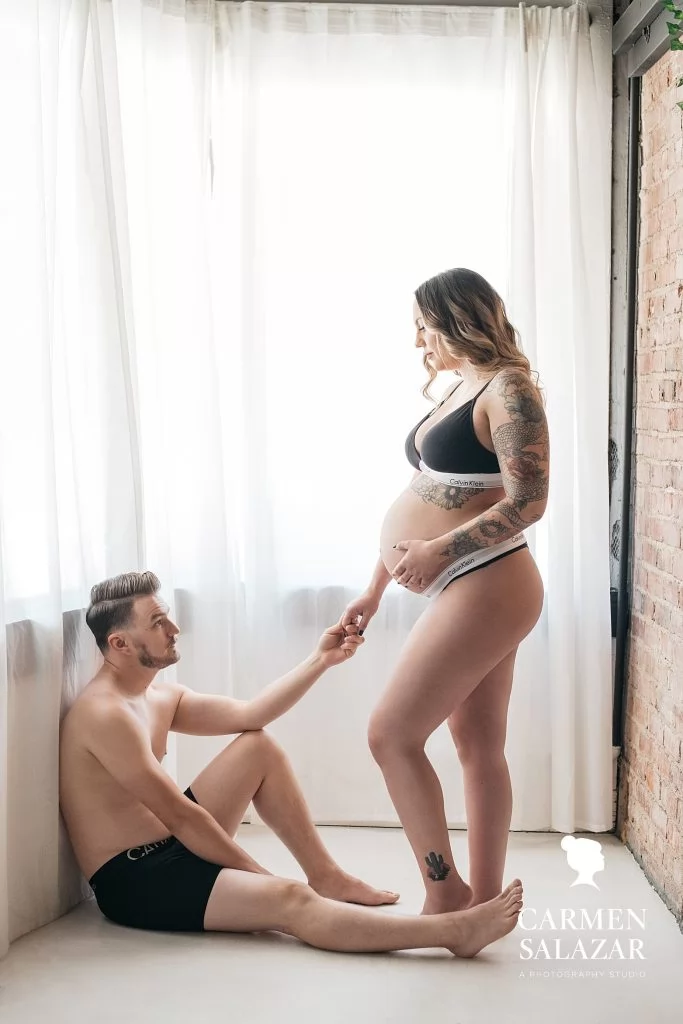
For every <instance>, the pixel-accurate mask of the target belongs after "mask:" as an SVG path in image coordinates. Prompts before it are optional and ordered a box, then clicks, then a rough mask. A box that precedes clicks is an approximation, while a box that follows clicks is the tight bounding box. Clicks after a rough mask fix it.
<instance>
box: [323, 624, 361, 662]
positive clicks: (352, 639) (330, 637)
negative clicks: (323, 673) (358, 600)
mask: <svg viewBox="0 0 683 1024" xmlns="http://www.w3.org/2000/svg"><path fill="white" fill-rule="evenodd" d="M364 643H365V640H364V639H363V637H362V636H358V626H356V625H353V624H351V625H349V626H346V628H344V626H342V625H341V623H337V625H336V626H330V628H329V629H326V630H325V632H324V633H323V635H322V636H321V637H320V640H319V641H318V646H317V648H316V651H315V654H316V656H317V657H318V658H319V659H320V660H321V661H322V663H323V665H324V666H325V668H332V666H333V665H341V663H342V662H343V661H348V659H349V658H352V657H353V656H354V654H355V653H356V651H357V650H358V648H359V647H360V645H361V644H364Z"/></svg>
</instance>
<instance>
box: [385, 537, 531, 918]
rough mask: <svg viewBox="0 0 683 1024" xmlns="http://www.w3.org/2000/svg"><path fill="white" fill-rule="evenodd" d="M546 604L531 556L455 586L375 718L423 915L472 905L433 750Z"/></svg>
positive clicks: (519, 555) (515, 557)
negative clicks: (429, 750)
mask: <svg viewBox="0 0 683 1024" xmlns="http://www.w3.org/2000/svg"><path fill="white" fill-rule="evenodd" d="M542 602H543V589H542V583H541V580H540V576H539V574H538V570H537V568H536V565H535V563H534V562H533V559H531V556H530V555H529V552H528V551H526V550H523V551H518V552H515V553H513V554H511V555H509V556H507V557H506V558H504V559H501V560H500V561H498V562H495V563H492V564H491V565H487V566H485V567H484V568H483V569H479V570H478V571H477V572H473V573H471V574H469V575H468V576H465V577H463V578H462V579H460V580H455V581H454V582H453V583H452V584H451V585H450V586H449V587H447V588H446V589H445V590H444V591H443V592H442V593H441V594H439V595H438V597H436V598H435V599H434V600H433V602H431V603H430V605H429V607H428V608H427V610H426V611H425V613H424V614H423V615H422V617H421V618H420V619H419V620H418V622H417V623H416V624H415V626H414V627H413V630H412V631H411V633H410V636H409V637H408V640H407V642H406V644H405V646H404V649H403V651H402V654H401V658H400V661H399V664H398V666H397V668H396V670H395V672H394V675H393V677H392V679H391V680H390V683H389V686H388V687H387V690H386V691H385V693H384V695H383V697H382V699H381V701H380V703H379V705H378V707H377V708H376V709H375V711H374V713H373V716H372V719H371V722H370V729H369V735H368V739H369V743H370V749H371V751H372V753H373V755H374V757H375V759H376V760H377V762H378V764H379V765H380V768H381V769H382V772H383V774H384V778H385V781H386V784H387V788H388V790H389V794H390V796H391V799H392V801H393V803H394V806H395V807H396V811H397V813H398V816H399V818H400V819H401V823H402V825H403V827H404V829H405V832H406V836H407V838H408V841H409V842H410V845H411V847H412V849H413V852H414V854H415V857H416V859H417V862H418V865H419V868H420V871H421V873H422V877H423V880H424V884H425V890H426V900H425V907H424V913H438V912H442V911H445V910H453V909H457V908H462V907H465V906H467V905H468V904H469V902H470V901H471V899H472V891H471V889H470V888H469V886H468V885H467V884H466V883H465V881H464V879H463V878H462V877H461V876H460V875H459V873H458V871H457V869H456V867H455V864H454V862H453V855H452V850H451V847H450V841H449V837H448V830H447V827H446V818H445V813H444V805H443V794H442V790H441V786H440V784H439V781H438V778H437V776H436V774H435V772H434V769H433V768H432V766H431V764H430V762H429V760H428V759H427V756H426V754H425V751H424V747H425V743H426V741H427V739H428V737H429V736H430V735H431V734H432V732H434V730H435V729H436V728H437V727H438V726H439V725H440V724H441V723H442V722H444V721H445V720H446V719H447V718H448V716H449V715H450V714H451V713H452V712H453V710H454V709H457V708H458V707H459V706H460V705H461V704H462V703H463V702H464V701H465V700H467V698H468V697H469V695H470V694H471V693H472V692H473V691H474V690H475V689H476V687H477V686H478V685H479V684H480V682H481V680H482V679H484V678H485V677H486V676H487V675H488V674H489V672H491V671H492V669H493V668H494V667H495V666H496V665H497V664H499V663H500V662H501V661H502V660H503V658H504V657H505V656H506V655H507V654H508V653H510V652H511V651H512V650H514V649H515V648H516V647H517V645H518V644H519V642H520V640H521V639H522V638H523V637H524V636H526V635H527V633H528V632H529V631H530V630H531V629H532V627H533V625H534V624H535V623H536V621H537V619H538V616H539V615H540V610H541V607H542Z"/></svg>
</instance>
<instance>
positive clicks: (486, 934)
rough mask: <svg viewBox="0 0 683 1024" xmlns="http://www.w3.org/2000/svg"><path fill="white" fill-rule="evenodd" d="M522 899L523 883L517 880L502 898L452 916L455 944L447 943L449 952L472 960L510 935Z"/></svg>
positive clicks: (517, 916)
mask: <svg viewBox="0 0 683 1024" xmlns="http://www.w3.org/2000/svg"><path fill="white" fill-rule="evenodd" d="M522 895H523V893H522V883H521V882H520V880H519V878H515V879H514V881H512V882H511V883H510V885H508V887H507V889H503V891H502V893H501V894H500V896H496V897H494V899H492V900H489V901H488V902H487V903H481V904H480V905H479V906H478V907H472V909H471V910H461V911H460V912H459V913H456V914H453V915H452V917H453V922H452V927H453V942H452V943H447V948H448V949H450V951H451V953H454V954H455V955H456V956H461V957H473V956H476V955H477V953H479V951H480V950H482V949H483V948H484V946H488V945H489V944H490V943H491V942H495V941H496V939H502V937H503V936H504V935H508V934H509V933H510V932H511V931H512V930H513V928H514V927H515V925H516V924H517V920H518V918H519V912H520V910H521V909H522Z"/></svg>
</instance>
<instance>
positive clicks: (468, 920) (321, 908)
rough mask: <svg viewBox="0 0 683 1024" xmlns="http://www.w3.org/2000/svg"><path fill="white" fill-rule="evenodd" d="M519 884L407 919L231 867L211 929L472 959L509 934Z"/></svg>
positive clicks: (213, 902) (209, 913) (207, 923)
mask: <svg viewBox="0 0 683 1024" xmlns="http://www.w3.org/2000/svg"><path fill="white" fill-rule="evenodd" d="M522 896H523V893H522V883H521V882H520V880H519V879H518V878H516V879H515V880H514V881H513V882H512V883H511V884H510V885H508V887H507V888H506V889H505V890H504V891H503V892H502V893H501V894H500V895H499V896H496V897H494V899H492V900H489V902H487V903H482V904H480V905H479V906H478V907H473V908H472V909H471V910H460V911H455V912H454V913H450V914H431V915H420V916H402V915H395V914H386V913H382V912H381V911H380V912H377V911H372V910H368V909H367V908H366V907H351V906H347V905H345V904H343V903H338V902H336V901H335V900H329V899H326V898H324V897H321V896H319V895H318V894H317V893H316V892H314V890H313V889H311V888H310V886H307V885H305V884H304V883H303V882H295V881H292V880H291V879H287V878H275V877H273V876H272V875H258V874H254V873H251V872H246V871H234V870H233V869H231V868H225V869H224V870H223V871H221V873H220V875H219V876H218V878H217V879H216V883H215V885H214V888H213V891H212V893H211V896H210V898H209V903H208V905H207V908H206V913H205V915H204V927H205V928H206V930H207V931H225V932H255V931H280V932H285V933H286V934H288V935H294V936H295V937H296V938H298V939H301V940H302V941H303V942H306V943H307V944H308V945H311V946H315V947H317V948H318V949H329V950H337V951H340V952H347V953H354V952H356V953H361V952H363V953H367V952H388V951H389V950H397V949H422V948H428V947H442V948H445V949H448V950H450V951H451V952H452V953H454V954H455V955H456V956H460V957H472V956H476V954H477V953H478V952H479V951H480V950H482V949H483V948H484V947H485V946H488V945H489V944H490V943H491V942H495V941H496V940H497V939H500V938H502V937H503V936H504V935H507V934H509V932H511V931H512V930H513V929H514V927H515V925H516V924H517V920H518V917H519V913H520V911H521V909H522V902H523V899H522Z"/></svg>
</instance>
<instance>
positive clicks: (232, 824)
mask: <svg viewBox="0 0 683 1024" xmlns="http://www.w3.org/2000/svg"><path fill="white" fill-rule="evenodd" d="M190 788H191V789H192V792H193V793H194V795H195V797H196V799H197V801H198V803H200V804H201V806H202V807H204V808H205V810H207V811H209V813H210V814H212V815H213V817H214V818H215V819H216V821H218V822H219V824H220V825H221V826H222V827H223V828H224V829H225V831H226V832H227V833H228V834H229V835H230V836H234V835H235V833H236V831H237V829H238V827H239V824H240V822H241V821H242V818H243V817H244V814H245V811H246V809H247V807H248V806H249V803H250V802H251V801H252V800H253V801H254V806H255V807H256V810H257V811H258V813H259V815H260V816H261V818H263V820H264V822H265V823H266V825H268V826H269V827H270V828H272V830H273V832H274V833H275V834H276V835H277V836H278V837H279V838H280V839H281V840H282V842H283V843H284V844H285V846H286V847H287V848H288V849H289V850H290V851H291V852H292V854H293V855H294V857H295V858H296V860H297V861H298V862H299V864H300V865H301V867H302V868H303V870H304V872H305V874H306V878H307V879H308V883H309V885H310V886H311V888H312V889H314V890H315V891H316V892H317V893H318V894H319V895H320V896H327V897H330V898H331V899H334V900H343V901H345V902H349V903H362V904H365V905H367V906H380V905H381V904H385V903H395V902H396V900H397V899H398V894H397V893H391V892H386V891H383V890H378V889H373V888H372V887H371V886H369V885H366V883H365V882H362V881H361V880H360V879H358V878H354V877H353V876H351V875H348V874H347V873H346V872H345V871H343V870H342V869H341V867H340V866H339V865H338V864H337V863H336V861H335V860H334V859H333V858H332V856H331V854H330V853H329V851H328V850H327V849H326V848H325V846H324V844H323V842H322V840H321V838H320V835H319V834H318V831H317V829H316V827H315V825H314V824H313V821H312V820H311V816H310V813H309V810H308V807H307V805H306V800H305V798H304V795H303V793H302V792H301V788H300V786H299V783H298V782H297V780H296V776H295V775H294V772H293V771H292V767H291V765H290V763H289V760H288V758H287V755H286V754H285V753H284V751H283V750H282V749H281V748H280V747H279V746H278V744H277V743H276V742H275V741H274V740H273V739H272V737H271V736H269V735H268V733H265V732H263V731H262V730H259V731H257V732H247V733H243V734H242V735H241V736H239V737H238V738H237V739H236V740H234V741H233V742H232V743H231V744H230V745H229V746H228V747H226V748H225V750H223V751H221V753H220V754H218V756H217V757H215V758H214V759H213V761H211V763H210V764H209V765H207V767H206V768H205V769H204V771H203V772H201V773H200V774H199V775H198V776H197V778H196V779H195V781H194V782H193V783H192V784H191V787H190Z"/></svg>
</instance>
